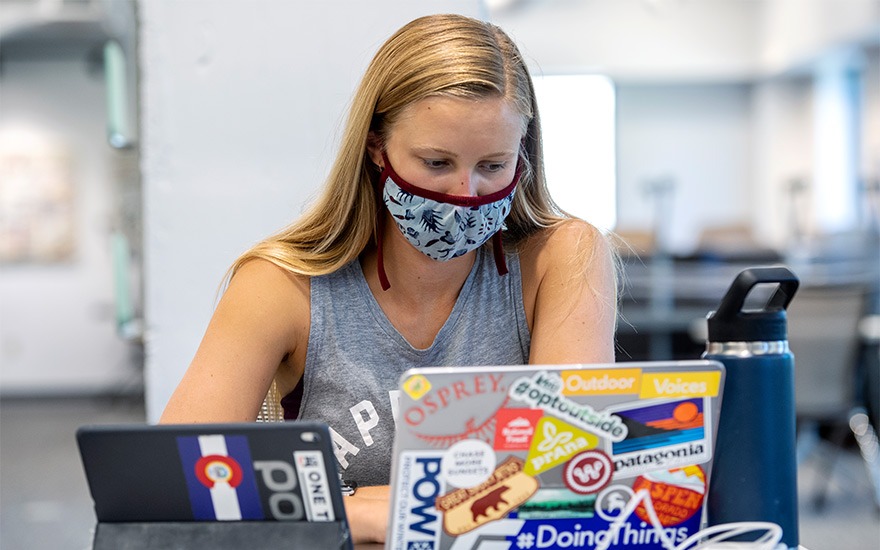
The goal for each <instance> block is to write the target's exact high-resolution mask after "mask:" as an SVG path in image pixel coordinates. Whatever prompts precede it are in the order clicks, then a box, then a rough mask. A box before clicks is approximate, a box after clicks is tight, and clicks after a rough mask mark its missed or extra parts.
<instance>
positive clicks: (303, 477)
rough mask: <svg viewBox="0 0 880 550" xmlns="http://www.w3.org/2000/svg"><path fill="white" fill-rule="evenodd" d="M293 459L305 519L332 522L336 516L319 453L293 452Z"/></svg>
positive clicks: (321, 456)
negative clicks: (303, 505) (303, 504)
mask: <svg viewBox="0 0 880 550" xmlns="http://www.w3.org/2000/svg"><path fill="white" fill-rule="evenodd" d="M293 458H294V461H295V462H296V471H297V473H298V474H299V485H300V487H302V493H303V496H304V497H305V498H304V500H305V508H306V517H307V518H308V520H309V521H334V520H335V519H336V516H335V514H334V513H333V501H332V500H331V496H330V485H329V482H328V481H327V470H325V469H324V456H323V455H322V454H321V451H294V452H293Z"/></svg>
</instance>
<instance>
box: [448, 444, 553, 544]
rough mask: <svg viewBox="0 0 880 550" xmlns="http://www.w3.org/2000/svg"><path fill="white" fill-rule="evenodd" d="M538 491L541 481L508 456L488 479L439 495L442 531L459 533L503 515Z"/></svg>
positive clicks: (521, 463) (520, 461) (471, 529)
mask: <svg viewBox="0 0 880 550" xmlns="http://www.w3.org/2000/svg"><path fill="white" fill-rule="evenodd" d="M537 490H538V480H536V479H535V478H533V477H531V476H528V475H526V474H525V472H523V461H522V460H521V459H519V458H517V457H515V456H509V457H507V459H506V460H505V461H504V462H502V463H501V464H499V465H498V467H497V468H496V469H495V471H494V472H492V475H490V476H489V479H487V480H486V481H484V482H483V483H481V484H480V485H477V486H476V487H471V488H467V489H456V490H454V491H452V492H449V493H446V494H445V495H442V496H439V497H437V500H436V501H435V504H434V506H435V508H437V510H440V511H442V512H443V530H444V531H445V532H446V533H447V534H449V535H452V536H458V535H461V534H463V533H467V532H469V531H473V530H474V529H476V528H477V527H479V526H480V525H483V524H485V523H488V522H490V521H494V520H497V519H500V518H503V517H504V516H506V515H507V514H508V513H509V512H510V510H512V509H513V508H516V507H517V506H519V505H520V504H522V503H523V502H525V501H526V500H528V499H529V498H530V497H531V496H532V495H534V494H535V491H537Z"/></svg>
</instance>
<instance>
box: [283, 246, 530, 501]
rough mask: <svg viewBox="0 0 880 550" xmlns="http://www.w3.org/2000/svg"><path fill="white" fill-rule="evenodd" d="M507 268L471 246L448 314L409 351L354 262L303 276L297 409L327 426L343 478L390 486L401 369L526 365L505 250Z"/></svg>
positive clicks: (519, 302) (516, 268)
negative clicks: (469, 263) (306, 327)
mask: <svg viewBox="0 0 880 550" xmlns="http://www.w3.org/2000/svg"><path fill="white" fill-rule="evenodd" d="M507 265H508V269H509V270H510V272H509V273H508V274H507V275H505V276H499V275H498V271H497V270H496V268H495V262H494V259H493V256H492V254H491V253H490V252H487V251H486V247H481V248H480V249H479V250H478V251H477V259H476V261H475V262H474V267H473V269H472V270H471V273H470V274H469V275H468V278H467V280H466V281H465V283H464V286H463V287H462V289H461V293H460V294H459V296H458V299H457V300H456V302H455V306H454V307H453V309H452V313H451V314H450V315H449V318H448V319H447V320H446V323H445V324H444V325H443V327H442V328H441V329H440V332H439V333H437V337H436V338H435V340H434V343H433V344H432V345H431V346H430V347H429V348H427V349H417V348H414V347H413V346H411V345H410V344H409V342H407V340H406V339H405V338H404V337H403V336H402V335H401V334H400V333H399V332H397V330H396V329H395V328H394V327H393V326H392V324H391V322H390V321H389V320H388V318H387V317H385V314H384V312H383V311H382V309H381V308H380V307H379V304H378V303H377V302H376V299H375V298H374V297H373V294H372V292H371V291H370V288H369V286H368V285H367V281H366V279H364V274H363V271H362V270H361V265H360V262H358V261H357V260H355V261H353V262H351V263H349V264H348V265H346V266H345V267H343V268H342V269H340V270H339V271H336V272H335V273H332V274H330V275H323V276H320V277H313V278H312V279H311V329H310V334H309V347H308V354H307V356H306V367H305V374H304V376H303V385H302V401H301V403H300V407H299V414H298V415H296V416H297V417H298V418H300V419H303V420H319V421H322V422H326V423H327V424H329V425H330V430H331V434H332V436H333V447H334V449H335V452H336V459H337V461H338V463H339V466H340V470H341V472H342V478H343V479H344V480H345V481H347V482H352V481H353V482H355V483H357V484H358V485H359V486H362V487H363V486H369V485H385V484H388V481H389V476H390V471H391V451H392V444H393V440H394V427H395V422H396V421H397V387H398V381H399V378H400V375H401V374H402V373H403V372H404V371H405V370H407V369H409V368H412V367H428V366H464V365H522V364H527V363H528V359H529V342H530V336H529V330H528V325H527V323H526V316H525V308H524V307H523V297H522V296H523V294H522V275H521V271H520V264H519V258H518V256H516V255H513V254H509V255H507ZM388 292H394V288H393V287H392V288H391V289H390V290H389V291H388ZM289 412H293V411H289Z"/></svg>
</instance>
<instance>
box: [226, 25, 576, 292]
mask: <svg viewBox="0 0 880 550" xmlns="http://www.w3.org/2000/svg"><path fill="white" fill-rule="evenodd" d="M437 95H448V96H453V97H464V98H475V99H479V98H486V97H503V98H505V99H507V100H509V101H511V102H512V105H514V106H515V107H516V109H517V110H518V112H520V113H521V114H522V116H523V120H524V121H525V122H526V132H525V137H524V138H523V143H522V147H521V151H520V157H521V161H522V162H523V165H524V173H523V175H522V177H521V179H520V183H519V186H518V190H517V193H516V195H515V198H514V200H513V205H512V209H511V213H510V215H509V217H508V218H507V221H506V224H507V228H508V230H507V231H506V232H505V235H504V238H505V242H506V243H507V244H508V245H511V246H516V245H517V244H518V243H520V242H521V241H522V240H523V239H525V238H526V237H528V236H529V235H531V234H533V233H534V232H535V231H537V230H538V229H540V228H543V227H549V226H552V225H555V224H557V223H559V222H560V221H562V220H563V219H565V217H566V216H565V215H564V214H563V213H562V212H561V211H560V210H559V208H558V207H557V206H556V204H555V203H554V202H553V200H552V199H551V198H550V194H549V193H548V191H547V187H546V182H545V179H544V164H543V150H542V145H541V128H540V120H539V117H538V108H537V103H536V100H535V93H534V86H533V84H532V80H531V77H530V76H529V73H528V69H527V68H526V65H525V62H524V61H523V59H522V56H521V55H520V53H519V50H518V49H517V47H516V45H515V44H514V43H513V41H512V40H511V39H510V37H508V36H507V35H506V34H505V33H504V31H502V30H501V29H500V28H498V27H496V26H495V25H492V24H490V23H486V22H483V21H479V20H476V19H471V18H468V17H464V16H461V15H431V16H426V17H421V18H419V19H416V20H414V21H412V22H410V23H408V24H407V25H405V26H404V27H402V28H401V29H400V30H398V31H397V32H396V33H395V34H394V35H393V36H392V37H391V38H389V39H388V41H387V42H385V44H384V45H382V47H381V48H380V49H379V51H378V52H377V53H376V55H375V57H374V58H373V60H372V62H371V63H370V65H369V67H368V68H367V71H366V73H365V74H364V77H363V80H362V81H361V83H360V86H359V88H358V90H357V92H356V94H355V96H354V100H353V103H352V106H351V111H350V112H349V117H348V120H347V123H346V127H345V131H344V134H343V137H342V142H341V144H340V148H339V153H338V155H337V157H336V161H335V162H334V164H333V166H332V168H331V171H330V174H329V176H328V178H327V181H326V183H325V186H324V189H323V192H322V194H321V195H320V197H319V198H318V200H317V201H316V202H315V203H314V204H313V205H312V206H311V207H310V208H309V209H308V210H307V211H306V212H305V213H304V214H303V216H302V217H300V218H299V219H298V220H297V221H295V222H294V223H292V224H291V225H289V226H288V227H287V228H285V229H284V230H282V231H281V232H279V233H277V234H275V235H273V236H271V237H269V238H267V239H265V240H263V241H262V242H260V243H258V244H257V245H256V246H254V247H253V248H251V249H250V250H248V251H247V252H246V253H244V254H243V255H242V256H240V257H239V258H238V259H237V260H236V261H235V263H234V264H233V265H232V267H231V268H230V270H229V273H228V274H227V275H228V277H230V278H231V277H232V276H233V275H234V274H235V272H236V271H237V270H238V269H239V268H240V267H241V266H242V265H243V264H244V263H245V262H247V261H249V260H251V259H254V258H263V259H266V260H269V261H271V262H273V263H275V264H276V265H278V266H280V267H282V268H283V269H286V270H289V271H291V272H294V273H299V274H302V275H308V276H315V275H323V274H327V273H332V272H334V271H336V270H337V269H339V268H341V267H342V266H344V265H345V264H347V263H348V262H350V261H352V260H353V259H355V258H357V257H358V256H359V255H360V254H361V252H363V250H364V249H365V248H366V247H367V246H368V245H369V244H370V242H371V241H373V240H374V239H375V232H376V229H377V228H376V220H377V208H379V205H378V204H377V198H376V193H375V190H374V181H373V178H376V177H377V176H378V173H376V172H375V170H374V169H373V167H372V163H371V162H370V160H369V157H368V154H367V150H366V145H367V139H368V136H369V134H370V132H371V131H372V132H375V134H376V135H378V136H380V137H381V136H384V135H387V132H388V131H389V129H390V128H391V127H393V125H394V123H395V121H396V120H397V119H398V117H399V116H400V114H401V112H402V111H403V110H404V109H405V108H406V107H407V106H409V105H411V104H413V103H414V102H416V101H419V100H421V99H424V98H426V97H429V96H437ZM373 242H374V241H373ZM227 280H228V279H227Z"/></svg>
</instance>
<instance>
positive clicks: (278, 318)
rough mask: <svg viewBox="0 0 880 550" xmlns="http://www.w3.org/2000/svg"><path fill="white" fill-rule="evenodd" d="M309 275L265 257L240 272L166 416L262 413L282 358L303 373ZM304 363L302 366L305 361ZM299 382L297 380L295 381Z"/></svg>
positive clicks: (216, 418)
mask: <svg viewBox="0 0 880 550" xmlns="http://www.w3.org/2000/svg"><path fill="white" fill-rule="evenodd" d="M308 308H309V303H308V280H307V279H306V278H303V277H297V276H294V275H291V274H288V273H286V272H284V271H283V270H281V269H280V268H278V267H276V266H274V265H272V264H270V263H268V262H266V261H262V260H255V261H252V262H249V263H247V264H245V265H244V266H243V267H242V268H241V269H240V270H239V271H238V273H236V275H235V277H233V279H232V281H231V282H230V284H229V287H228V288H227V289H226V292H225V293H224V295H223V298H222V299H221V300H220V303H219V304H218V306H217V309H216V311H215V312H214V315H213V317H212V318H211V322H210V323H209V325H208V329H207V331H206V332H205V336H204V338H203V339H202V342H201V344H200V346H199V349H198V351H197V352H196V355H195V358H194V359H193V361H192V363H191V364H190V366H189V369H187V371H186V374H185V375H184V377H183V380H181V382H180V384H179V385H178V387H177V389H176V390H175V391H174V394H173V395H172V396H171V399H170V400H169V402H168V405H167V407H166V408H165V411H164V413H163V414H162V417H161V418H160V422H162V423H194V422H247V421H253V420H255V419H256V416H257V412H258V411H259V408H260V404H261V403H262V402H263V398H264V397H265V396H266V392H267V391H268V388H269V386H270V385H271V383H272V379H273V378H274V376H275V374H276V372H278V369H279V365H282V363H284V364H285V365H288V364H292V365H293V370H294V371H297V372H296V373H295V375H294V378H295V380H298V379H299V377H300V376H301V375H302V362H297V361H295V360H294V361H290V360H289V359H290V358H293V357H298V353H302V354H303V355H304V350H301V349H299V348H303V347H304V346H300V345H298V344H297V342H301V341H303V335H304V336H305V341H307V339H308V322H309V309H308ZM297 363H299V366H298V368H297ZM294 382H295V381H294Z"/></svg>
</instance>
